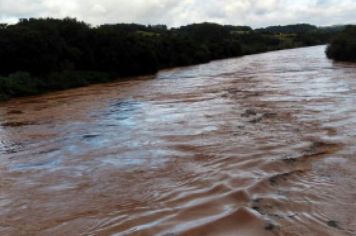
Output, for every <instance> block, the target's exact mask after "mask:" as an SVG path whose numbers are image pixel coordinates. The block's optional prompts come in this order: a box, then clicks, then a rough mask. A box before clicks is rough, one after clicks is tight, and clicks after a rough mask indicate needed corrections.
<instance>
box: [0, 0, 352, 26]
mask: <svg viewBox="0 0 356 236" xmlns="http://www.w3.org/2000/svg"><path fill="white" fill-rule="evenodd" d="M354 12H356V1H355V0H300V1H295V0H180V1H176V0H129V1H128V0H0V21H3V22H14V21H15V20H16V19H18V18H25V17H66V16H70V17H76V18H78V19H80V20H84V21H87V22H89V23H91V24H95V25H96V24H103V23H116V22H137V23H143V24H158V23H164V24H167V25H169V26H178V25H183V24H189V23H193V22H202V21H214V22H218V23H223V24H235V25H251V26H253V27H261V26H267V25H278V24H290V23H300V22H308V23H312V24H317V25H330V24H342V23H356V18H355V16H354Z"/></svg>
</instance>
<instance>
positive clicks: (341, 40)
mask: <svg viewBox="0 0 356 236" xmlns="http://www.w3.org/2000/svg"><path fill="white" fill-rule="evenodd" d="M326 53H327V55H328V57H329V58H331V59H335V60H338V61H354V62H356V25H350V26H347V27H346V28H345V29H344V30H343V31H342V32H341V33H340V34H339V35H338V36H337V37H336V38H335V39H334V40H333V41H332V43H331V44H330V45H329V46H328V48H327V51H326Z"/></svg>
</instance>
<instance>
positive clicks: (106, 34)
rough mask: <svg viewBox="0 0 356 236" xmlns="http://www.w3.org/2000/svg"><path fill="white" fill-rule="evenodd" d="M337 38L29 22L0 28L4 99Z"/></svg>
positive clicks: (274, 31) (322, 32) (309, 32)
mask: <svg viewBox="0 0 356 236" xmlns="http://www.w3.org/2000/svg"><path fill="white" fill-rule="evenodd" d="M335 30H338V29H335V28H332V27H330V28H318V27H316V26H312V25H307V24H299V25H290V26H275V27H268V28H264V29H256V30H253V29H252V28H250V27H248V26H231V25H219V24H214V23H201V24H192V25H187V26H182V27H180V28H172V29H168V28H167V27H166V26H165V25H153V26H152V25H149V26H145V25H138V24H113V25H101V26H97V27H91V26H90V25H88V24H86V23H84V22H80V21H77V20H76V19H71V18H66V19H51V18H46V19H22V20H20V21H19V22H18V23H17V24H15V25H6V24H0V65H1V67H0V99H7V98H11V97H17V96H23V95H30V94H37V93H42V92H46V91H52V90H59V89H66V88H72V87H78V86H82V85H86V84H92V83H100V82H107V81H110V80H113V79H115V78H122V77H127V76H131V75H139V74H152V73H155V72H157V71H158V70H159V69H162V68H167V67H175V66H184V65H192V64H198V63H205V62H209V61H211V60H215V59H222V58H228V57H236V56H241V55H246V54H253V53H259V52H265V51H270V50H279V49H285V48H294V47H301V46H311V45H317V44H325V43H327V42H329V41H330V40H331V38H332V36H333V34H334V33H335V32H334V31H335Z"/></svg>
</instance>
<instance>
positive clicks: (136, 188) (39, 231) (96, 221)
mask: <svg viewBox="0 0 356 236" xmlns="http://www.w3.org/2000/svg"><path fill="white" fill-rule="evenodd" d="M324 50H325V46H317V47H309V48H301V49H293V50H283V51H276V52H269V53H265V54H258V55H251V56H245V57H241V58H235V59H228V60H221V61H215V62H212V63H209V64H204V65H198V66H192V67H185V68H178V69H170V70H164V71H161V72H160V73H158V74H157V75H155V76H147V77H137V78H134V79H133V80H130V81H124V82H115V83H108V84H102V85H94V86H89V87H85V88H79V89H73V90H67V91H62V92H55V93H50V94H46V95H42V96H36V97H27V98H20V99H15V100H12V101H9V102H5V103H1V104H0V235H16V236H17V235H26V236H27V235H51V236H55V235H117V236H123V235H142V236H146V235H147V236H151V235H160V236H173V235H187V236H188V235H189V236H195V235H196V236H209V235H211V236H219V235H223V236H225V235H227V236H230V235H231V236H270V235H281V236H314V235H315V236H339V235H346V236H348V235H356V216H355V212H356V64H347V63H334V62H332V61H330V60H328V59H327V58H326V57H325V54H324Z"/></svg>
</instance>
